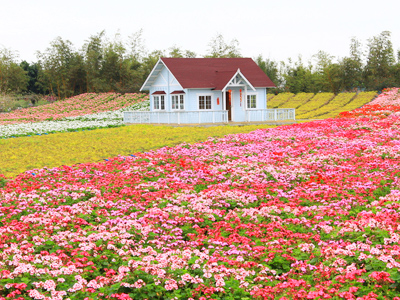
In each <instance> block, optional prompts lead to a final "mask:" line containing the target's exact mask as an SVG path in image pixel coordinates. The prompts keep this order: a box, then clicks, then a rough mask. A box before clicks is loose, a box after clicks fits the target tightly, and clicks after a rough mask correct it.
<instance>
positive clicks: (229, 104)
mask: <svg viewBox="0 0 400 300" xmlns="http://www.w3.org/2000/svg"><path fill="white" fill-rule="evenodd" d="M231 96H232V94H231V93H229V92H226V94H225V109H226V110H227V111H228V121H232V99H231Z"/></svg>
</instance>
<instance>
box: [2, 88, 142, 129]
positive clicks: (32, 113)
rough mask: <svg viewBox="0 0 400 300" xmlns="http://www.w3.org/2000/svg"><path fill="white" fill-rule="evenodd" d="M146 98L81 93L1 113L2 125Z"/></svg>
mask: <svg viewBox="0 0 400 300" xmlns="http://www.w3.org/2000/svg"><path fill="white" fill-rule="evenodd" d="M144 100H148V96H147V95H146V94H124V95H121V94H116V93H102V94H95V93H88V94H81V95H78V96H75V97H72V98H69V99H67V100H63V101H57V102H54V103H52V104H47V105H42V106H37V107H30V108H24V109H20V110H17V111H13V112H9V113H3V114H0V125H7V124H17V123H29V122H42V121H49V120H61V119H63V118H66V117H75V116H82V115H86V114H94V113H99V112H105V111H112V110H118V109H121V108H124V107H128V106H131V105H133V104H135V103H138V102H141V101H144Z"/></svg>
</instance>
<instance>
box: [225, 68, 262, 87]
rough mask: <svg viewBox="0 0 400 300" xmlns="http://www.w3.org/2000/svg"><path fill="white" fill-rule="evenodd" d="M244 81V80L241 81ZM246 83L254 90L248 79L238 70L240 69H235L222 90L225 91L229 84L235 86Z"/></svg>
mask: <svg viewBox="0 0 400 300" xmlns="http://www.w3.org/2000/svg"><path fill="white" fill-rule="evenodd" d="M242 81H244V82H242ZM246 84H247V85H248V86H249V87H250V88H251V89H252V90H253V91H256V89H255V88H254V86H253V85H252V84H251V83H250V81H248V80H247V78H246V77H245V76H244V75H243V74H242V73H241V72H240V69H237V71H236V73H235V75H233V77H232V78H231V79H230V80H229V81H228V83H227V84H226V85H225V86H224V88H223V89H222V91H225V90H226V89H227V88H228V87H229V86H231V87H235V86H242V85H246Z"/></svg>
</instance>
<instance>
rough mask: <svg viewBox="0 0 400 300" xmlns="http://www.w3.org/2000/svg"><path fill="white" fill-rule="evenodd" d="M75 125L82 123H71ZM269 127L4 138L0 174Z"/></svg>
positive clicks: (127, 129) (149, 128) (129, 129)
mask: <svg viewBox="0 0 400 300" xmlns="http://www.w3.org/2000/svg"><path fill="white" fill-rule="evenodd" d="M62 122H63V121H58V122H54V123H56V124H58V123H62ZM91 122H92V121H91ZM75 123H76V124H81V123H83V122H80V121H79V122H71V124H75ZM34 124H39V123H34ZM272 127H275V126H273V125H266V124H264V125H248V126H240V127H239V126H215V127H200V126H196V127H170V126H154V125H144V124H143V125H139V124H137V125H130V126H123V127H119V128H103V129H101V130H90V131H87V130H85V131H80V132H64V133H55V134H51V135H42V136H31V137H21V138H16V139H4V140H0V149H1V150H0V162H1V163H0V174H4V175H6V176H16V175H18V174H20V173H22V172H25V171H27V170H30V169H36V168H43V167H48V168H53V167H58V166H61V165H72V164H77V163H83V162H85V163H86V162H98V161H101V160H104V159H107V158H109V157H114V156H117V155H119V154H120V155H129V154H132V153H135V152H145V151H150V150H152V149H158V148H161V147H166V146H169V147H171V146H175V145H177V144H180V143H183V142H187V143H195V142H199V141H203V140H206V139H207V138H208V137H223V136H225V135H227V134H233V133H244V132H250V131H254V130H256V129H260V128H272ZM16 149H18V151H16Z"/></svg>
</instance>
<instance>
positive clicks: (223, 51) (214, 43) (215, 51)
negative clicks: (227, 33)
mask: <svg viewBox="0 0 400 300" xmlns="http://www.w3.org/2000/svg"><path fill="white" fill-rule="evenodd" d="M208 46H209V47H210V48H209V52H208V54H207V55H206V56H205V57H241V54H240V50H239V42H238V40H236V39H233V40H232V41H231V42H230V43H229V44H227V43H226V42H225V40H224V37H223V36H222V34H217V36H216V37H215V38H212V39H211V41H210V43H209V44H208Z"/></svg>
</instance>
